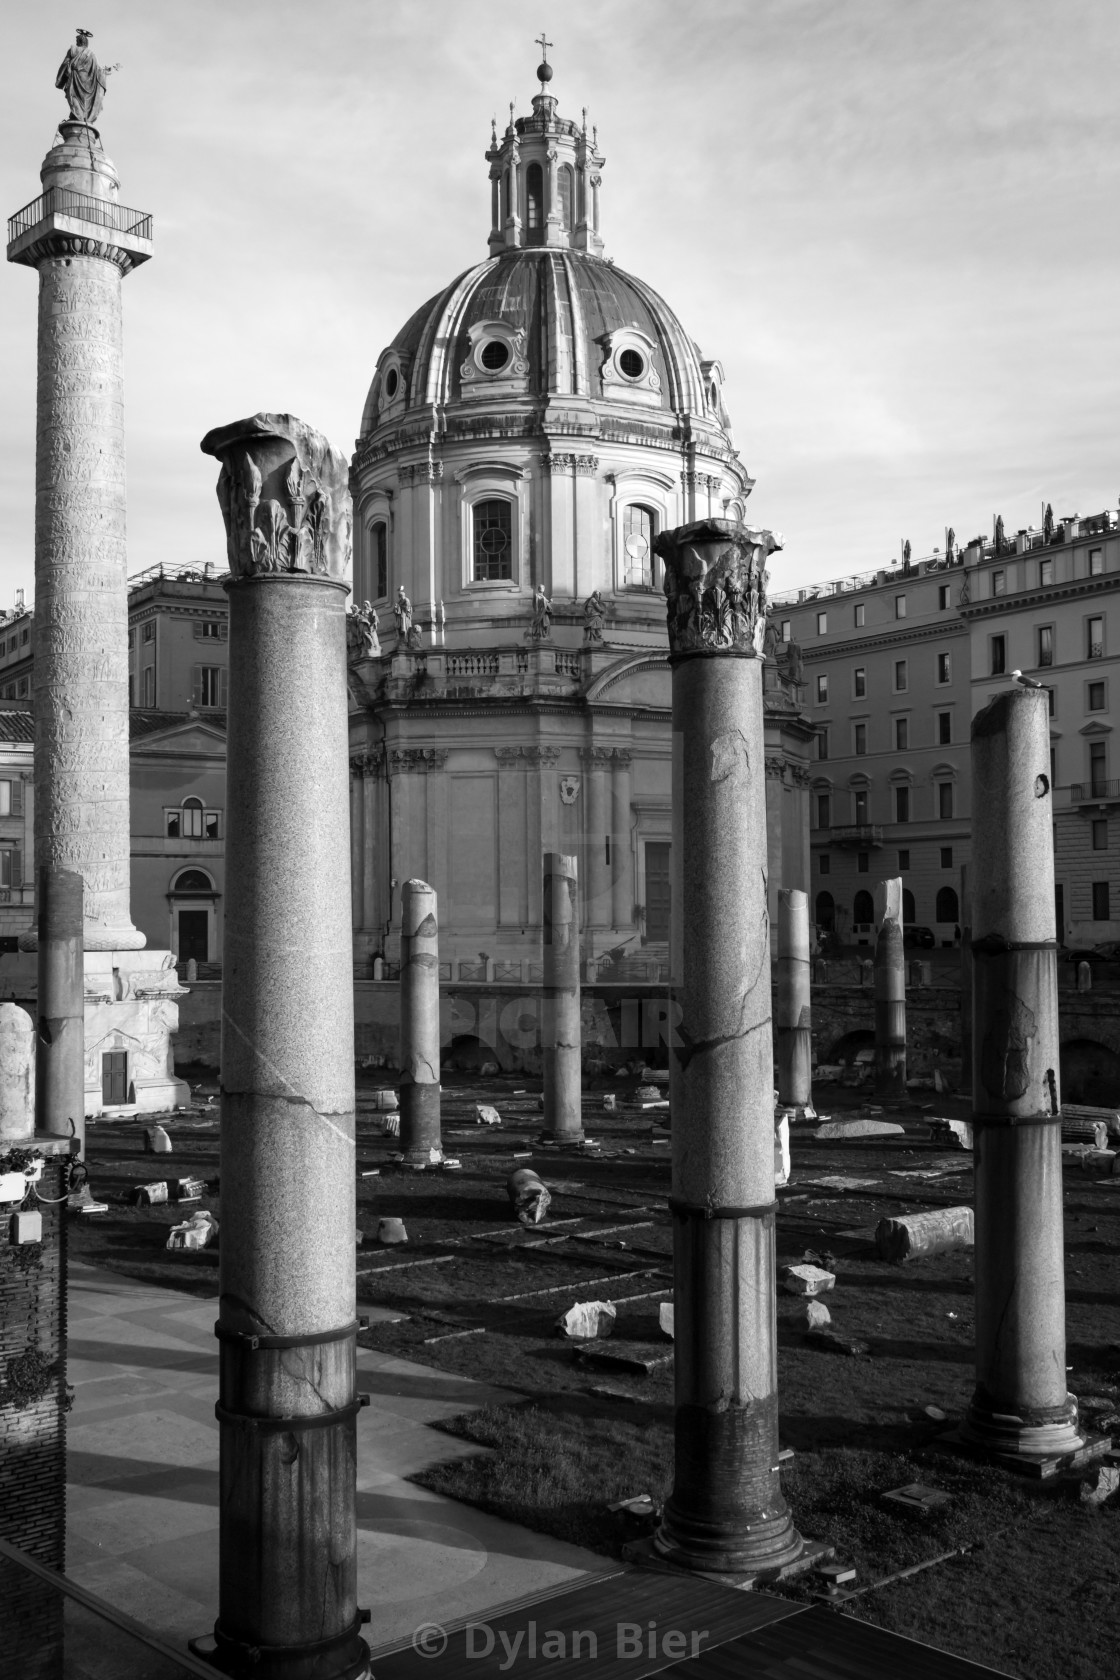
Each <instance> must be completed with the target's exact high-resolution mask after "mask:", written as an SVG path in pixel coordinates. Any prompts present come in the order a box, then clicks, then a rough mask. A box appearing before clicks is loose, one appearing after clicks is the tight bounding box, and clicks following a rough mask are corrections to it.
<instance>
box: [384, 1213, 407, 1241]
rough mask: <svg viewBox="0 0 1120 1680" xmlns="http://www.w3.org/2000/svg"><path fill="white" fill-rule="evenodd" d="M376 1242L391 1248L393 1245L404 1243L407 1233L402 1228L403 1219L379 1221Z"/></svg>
mask: <svg viewBox="0 0 1120 1680" xmlns="http://www.w3.org/2000/svg"><path fill="white" fill-rule="evenodd" d="M377 1240H378V1242H379V1243H384V1244H385V1245H386V1246H387V1247H391V1246H392V1245H393V1244H395V1243H406V1242H407V1241H408V1232H407V1231H406V1230H405V1228H404V1220H403V1219H394V1218H387V1219H379V1220H378V1221H377Z"/></svg>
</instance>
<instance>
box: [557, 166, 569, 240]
mask: <svg viewBox="0 0 1120 1680" xmlns="http://www.w3.org/2000/svg"><path fill="white" fill-rule="evenodd" d="M556 184H557V186H558V187H559V189H560V226H561V227H562V228H564V229H565V230H567V231H568V232H570V231H571V226H572V172H571V170H570V169H569V168H568V166H567V164H564V165H563V167H562V168H561V169H560V170H558V172H557V176H556Z"/></svg>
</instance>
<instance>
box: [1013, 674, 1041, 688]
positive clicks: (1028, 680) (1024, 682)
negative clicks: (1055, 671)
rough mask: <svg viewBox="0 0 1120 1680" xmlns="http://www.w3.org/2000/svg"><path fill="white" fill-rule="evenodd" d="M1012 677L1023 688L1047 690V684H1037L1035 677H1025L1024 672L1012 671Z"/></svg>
mask: <svg viewBox="0 0 1120 1680" xmlns="http://www.w3.org/2000/svg"><path fill="white" fill-rule="evenodd" d="M1011 675H1012V676H1013V677H1014V678H1015V681H1016V682H1017V683H1018V684H1019V686H1020V687H1021V688H1045V687H1046V684H1045V683H1040V682H1035V680H1034V678H1033V677H1025V676H1024V675H1023V673H1022V671H1012V673H1011Z"/></svg>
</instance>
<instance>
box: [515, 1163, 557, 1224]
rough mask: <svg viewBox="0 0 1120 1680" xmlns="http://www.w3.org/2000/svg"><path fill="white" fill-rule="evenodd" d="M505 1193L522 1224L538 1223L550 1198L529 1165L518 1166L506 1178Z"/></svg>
mask: <svg viewBox="0 0 1120 1680" xmlns="http://www.w3.org/2000/svg"><path fill="white" fill-rule="evenodd" d="M506 1195H507V1196H508V1197H509V1199H510V1204H511V1206H512V1207H513V1210H514V1212H515V1213H516V1215H517V1218H518V1220H519V1222H520V1223H521V1224H522V1225H539V1224H540V1222H541V1220H542V1219H543V1218H544V1216H545V1214H546V1213H547V1212H548V1205H549V1203H550V1202H551V1200H552V1197H551V1195H550V1194H549V1192H548V1189H547V1188H546V1186H545V1185H544V1183H543V1182H542V1180H541V1179H540V1178H538V1177H537V1174H536V1173H535V1172H534V1171H533V1169H532V1168H531V1167H518V1168H517V1170H516V1171H515V1172H511V1173H510V1175H509V1177H508V1178H507V1180H506Z"/></svg>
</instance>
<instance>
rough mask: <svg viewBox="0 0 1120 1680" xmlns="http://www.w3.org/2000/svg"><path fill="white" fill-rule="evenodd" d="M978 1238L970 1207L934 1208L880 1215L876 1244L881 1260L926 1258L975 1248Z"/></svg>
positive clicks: (876, 1230)
mask: <svg viewBox="0 0 1120 1680" xmlns="http://www.w3.org/2000/svg"><path fill="white" fill-rule="evenodd" d="M974 1241H975V1235H974V1230H973V1219H972V1209H971V1208H970V1207H954V1208H934V1209H932V1210H931V1211H930V1212H928V1213H908V1214H902V1215H900V1216H899V1217H898V1218H894V1219H880V1221H879V1223H878V1225H877V1226H876V1227H875V1247H876V1248H877V1249H878V1251H879V1258H880V1259H881V1260H895V1261H903V1260H923V1259H928V1258H929V1256H930V1255H933V1254H948V1253H950V1252H951V1251H952V1250H953V1249H958V1248H971V1247H972V1246H973V1243H974Z"/></svg>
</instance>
